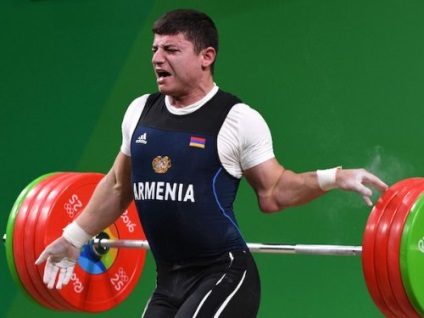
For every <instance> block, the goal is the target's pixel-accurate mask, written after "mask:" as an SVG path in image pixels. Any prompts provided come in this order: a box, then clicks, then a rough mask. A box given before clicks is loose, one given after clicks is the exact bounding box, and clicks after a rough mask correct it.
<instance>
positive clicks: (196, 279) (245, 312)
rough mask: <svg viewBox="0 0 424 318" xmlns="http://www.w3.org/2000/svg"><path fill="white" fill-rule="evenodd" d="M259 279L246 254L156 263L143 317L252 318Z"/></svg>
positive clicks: (248, 253) (258, 294) (250, 258)
mask: <svg viewBox="0 0 424 318" xmlns="http://www.w3.org/2000/svg"><path fill="white" fill-rule="evenodd" d="M259 302H260V280H259V274H258V270H257V268H256V264H255V261H254V259H253V257H252V255H251V254H250V252H249V251H246V252H239V251H238V252H228V253H226V254H224V255H222V256H220V257H214V258H213V259H206V260H201V261H196V262H188V263H184V264H178V265H175V264H173V265H167V264H159V263H158V264H157V286H156V290H155V291H154V292H153V295H152V297H151V298H150V300H149V302H148V303H147V305H146V308H145V311H144V314H143V316H142V317H143V318H171V317H172V318H192V317H193V318H194V317H197V318H212V317H220V318H240V317H243V318H255V317H256V316H257V313H258V309H259Z"/></svg>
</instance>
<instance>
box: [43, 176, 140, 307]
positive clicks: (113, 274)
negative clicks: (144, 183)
mask: <svg viewBox="0 0 424 318" xmlns="http://www.w3.org/2000/svg"><path fill="white" fill-rule="evenodd" d="M102 177H103V175H100V174H85V177H84V179H83V180H79V181H77V182H74V183H71V184H69V185H68V186H67V187H66V189H64V190H63V191H61V192H60V193H59V194H58V196H57V198H56V199H55V200H53V202H52V203H51V204H46V205H45V207H46V209H43V214H42V215H43V217H42V218H41V215H40V218H39V220H40V221H39V225H41V224H44V227H45V233H44V235H43V238H42V241H43V242H44V245H45V246H46V245H47V244H49V243H50V242H51V241H53V240H54V239H56V238H57V237H58V236H60V235H61V232H62V229H63V228H64V227H65V226H66V225H67V224H68V223H69V222H71V221H72V220H73V219H74V218H75V217H76V215H77V214H78V213H79V212H81V210H82V209H83V208H84V207H85V206H86V204H87V203H88V201H89V199H90V197H91V195H92V193H93V191H94V189H95V187H96V186H97V184H98V182H99V181H100V180H101V178H102ZM100 213H101V212H100ZM43 219H44V220H43ZM104 232H105V233H106V234H107V235H108V236H109V237H110V238H111V239H126V240H127V239H128V240H132V239H145V237H144V233H143V231H142V227H141V224H140V221H139V219H138V214H137V212H136V209H135V205H134V203H132V204H131V205H130V207H129V208H128V209H127V211H126V212H125V213H124V214H123V215H122V216H121V217H120V218H118V220H117V221H116V222H115V223H114V224H113V225H111V226H110V227H108V228H107V229H105V231H104ZM91 251H92V249H91V245H90V244H87V245H85V246H84V247H83V249H82V253H81V256H80V258H79V259H78V264H77V266H76V267H75V271H74V274H73V275H72V278H71V281H70V283H69V284H68V285H67V286H65V287H64V288H63V289H61V290H56V292H57V293H59V294H60V295H61V296H62V297H63V298H64V299H65V300H66V301H67V302H68V303H69V304H71V305H72V306H74V307H77V308H78V309H79V310H80V311H85V312H101V311H106V310H109V309H111V308H113V307H115V306H117V305H118V304H119V303H121V302H122V301H123V300H124V299H125V298H126V297H127V296H128V295H129V294H130V293H131V291H132V290H133V289H134V287H135V286H136V284H137V281H138V279H139V277H140V275H141V272H142V269H143V265H144V260H145V255H146V251H145V250H143V249H125V248H122V249H119V251H118V249H110V250H109V251H108V252H107V253H106V254H105V255H103V256H102V257H101V258H96V257H94V256H93V254H94V253H92V252H91Z"/></svg>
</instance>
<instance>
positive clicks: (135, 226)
mask: <svg viewBox="0 0 424 318" xmlns="http://www.w3.org/2000/svg"><path fill="white" fill-rule="evenodd" d="M103 176H104V175H103V174H100V173H71V172H56V173H49V174H46V175H44V176H41V177H39V178H37V179H35V180H34V181H32V182H31V183H29V184H28V185H27V187H26V188H24V190H22V192H21V193H20V195H19V196H18V198H17V200H16V201H15V203H14V205H13V207H12V211H11V213H10V215H9V219H8V223H7V228H6V234H5V235H4V236H3V241H4V243H5V246H6V256H7V261H8V266H9V269H10V272H11V275H12V277H13V278H14V280H15V281H16V283H17V284H18V285H20V286H21V287H22V289H23V291H24V292H25V293H26V294H27V295H28V296H29V297H30V298H31V299H33V300H34V301H35V302H36V303H38V304H40V305H42V306H44V307H46V308H49V309H54V310H61V311H83V312H100V311H105V310H109V309H111V308H113V307H115V306H117V305H119V304H120V303H121V302H122V301H123V300H124V299H125V298H126V297H127V296H128V295H129V294H130V293H131V291H132V290H133V288H134V287H135V285H136V283H137V280H138V279H139V277H140V275H141V273H142V269H143V266H144V261H145V256H146V254H145V253H146V250H148V249H149V244H148V242H147V241H146V240H145V236H144V232H143V230H142V226H141V224H140V221H139V219H138V214H137V211H136V209H135V205H134V202H132V203H131V205H130V206H129V208H128V209H127V211H125V213H124V214H123V215H122V216H121V217H120V218H119V219H118V220H117V221H116V222H115V223H114V224H112V225H111V226H109V227H108V228H106V229H105V230H104V231H103V232H102V233H100V234H99V235H98V236H96V237H95V238H93V239H92V240H91V241H90V242H89V243H88V244H86V245H84V246H83V248H82V250H81V256H80V258H79V260H78V264H77V266H76V267H75V271H74V274H73V276H72V279H71V282H70V283H69V284H68V285H67V286H65V287H64V288H63V289H62V290H48V289H47V288H46V286H45V285H44V284H43V283H42V276H43V271H44V266H35V265H34V262H35V259H36V257H37V256H38V255H39V254H40V253H41V252H42V251H43V250H44V248H45V247H46V246H47V245H48V244H49V243H50V242H51V241H53V240H54V239H55V238H56V237H58V236H60V234H61V229H62V228H63V227H64V226H66V225H67V224H68V223H69V222H72V220H73V219H75V217H76V216H77V215H78V213H79V212H80V211H81V210H82V209H83V208H84V207H85V205H86V204H87V202H88V201H89V199H90V197H91V195H92V192H93V191H94V188H95V187H96V185H97V184H98V182H99V181H100V180H101V179H102V177H103ZM423 192H424V178H409V179H404V180H401V181H399V182H397V183H395V184H394V185H392V186H391V187H390V188H389V189H388V190H387V191H385V192H384V193H383V194H382V196H381V197H380V198H379V199H378V201H377V202H376V204H375V206H374V207H373V209H372V211H371V213H370V215H369V218H368V221H367V224H366V227H365V230H364V236H363V242H362V243H363V244H362V246H340V245H306V244H295V245H280V244H263V243H248V244H247V245H248V248H249V249H250V251H251V252H254V253H273V254H311V255H336V256H362V267H363V272H364V278H365V281H366V285H367V288H368V291H369V293H370V296H371V298H372V300H373V301H374V303H375V304H376V306H377V308H378V309H379V310H380V311H381V312H382V313H383V314H384V315H385V316H386V317H394V318H403V317H405V318H419V317H424V273H423V272H424V271H422V268H423V267H424V195H422V194H423ZM118 248H119V249H120V250H119V253H118V252H117V249H118Z"/></svg>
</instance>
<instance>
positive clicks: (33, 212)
mask: <svg viewBox="0 0 424 318" xmlns="http://www.w3.org/2000/svg"><path fill="white" fill-rule="evenodd" d="M75 175H76V174H75V173H61V174H58V175H55V176H52V177H50V178H49V179H48V180H46V182H45V183H44V184H40V187H41V188H40V190H39V192H38V194H37V195H36V196H35V197H34V199H33V202H32V205H31V207H30V210H29V212H28V217H27V220H26V233H25V236H28V237H33V238H34V240H24V242H23V244H24V251H25V262H26V268H27V270H28V273H29V275H30V276H31V279H32V281H33V283H34V286H35V287H36V289H37V290H38V291H39V292H40V293H42V294H43V296H44V298H45V299H46V300H47V301H48V302H50V303H54V304H56V307H57V308H61V309H62V310H64V311H77V310H76V308H74V307H72V306H70V305H69V304H68V303H67V302H65V301H63V299H62V298H61V297H58V295H57V294H56V293H52V292H51V290H50V289H48V288H47V286H46V285H45V284H44V283H43V278H42V276H40V274H39V271H38V268H37V265H35V264H34V263H35V261H36V259H37V258H38V256H39V255H37V254H36V249H35V247H36V245H37V244H38V243H37V242H38V241H37V237H36V233H37V231H40V230H41V231H43V229H38V228H37V222H38V217H39V215H40V211H41V210H42V207H43V205H44V204H45V201H46V199H47V197H48V196H49V195H51V194H52V193H55V191H56V188H58V187H61V186H63V184H66V182H67V180H69V179H70V178H72V176H75Z"/></svg>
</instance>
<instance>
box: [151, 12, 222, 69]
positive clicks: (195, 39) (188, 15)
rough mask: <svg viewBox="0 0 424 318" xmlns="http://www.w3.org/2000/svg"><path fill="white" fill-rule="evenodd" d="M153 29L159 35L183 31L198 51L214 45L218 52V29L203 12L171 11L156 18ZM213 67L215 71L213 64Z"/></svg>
mask: <svg viewBox="0 0 424 318" xmlns="http://www.w3.org/2000/svg"><path fill="white" fill-rule="evenodd" d="M152 31H153V32H154V33H155V34H159V35H176V34H179V33H183V34H184V35H185V37H186V39H187V40H188V41H190V42H191V43H193V46H194V50H195V52H196V53H199V52H200V51H201V50H203V49H205V48H207V47H213V48H214V49H215V51H216V53H217V54H218V42H219V40H218V31H217V29H216V27H215V23H214V22H213V21H212V19H211V18H210V17H208V16H207V15H206V14H204V13H203V12H200V11H196V10H192V9H177V10H173V11H169V12H167V13H165V14H164V15H162V16H161V17H160V18H159V19H158V20H156V22H155V23H154V24H153V29H152ZM211 69H212V71H213V64H212V65H211Z"/></svg>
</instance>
